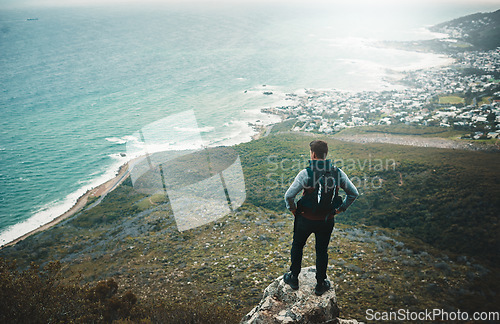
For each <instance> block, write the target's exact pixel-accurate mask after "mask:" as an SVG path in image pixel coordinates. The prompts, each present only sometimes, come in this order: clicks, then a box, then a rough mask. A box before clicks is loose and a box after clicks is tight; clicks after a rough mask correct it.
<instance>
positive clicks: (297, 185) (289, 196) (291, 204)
mask: <svg viewBox="0 0 500 324" xmlns="http://www.w3.org/2000/svg"><path fill="white" fill-rule="evenodd" d="M307 179H308V176H307V171H306V170H305V169H304V170H302V171H300V172H299V174H297V176H296V177H295V180H293V183H292V185H291V186H290V188H288V190H287V191H286V193H285V204H286V208H288V210H290V211H291V212H292V214H294V215H295V211H296V210H297V206H296V204H295V196H297V194H298V193H299V192H300V191H301V190H302V189H304V188H305V187H306V185H307Z"/></svg>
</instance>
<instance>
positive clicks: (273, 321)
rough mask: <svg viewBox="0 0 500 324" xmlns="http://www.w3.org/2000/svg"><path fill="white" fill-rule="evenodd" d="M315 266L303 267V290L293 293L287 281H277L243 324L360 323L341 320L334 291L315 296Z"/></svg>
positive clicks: (301, 288) (280, 278) (268, 288)
mask: <svg viewBox="0 0 500 324" xmlns="http://www.w3.org/2000/svg"><path fill="white" fill-rule="evenodd" d="M315 285H316V269H315V267H308V268H302V271H301V272H300V275H299V289H298V290H293V289H292V288H290V286H289V285H287V284H286V283H285V282H284V281H283V276H281V277H279V278H277V279H275V280H274V281H273V282H272V283H271V284H270V285H269V286H268V287H267V288H266V289H265V290H264V295H263V297H262V300H261V301H260V303H259V305H257V306H256V307H255V308H254V309H252V310H251V311H250V312H249V313H248V314H247V315H246V316H245V317H244V318H243V319H242V321H241V322H240V324H281V323H283V324H284V323H301V324H312V323H314V324H333V323H344V324H356V323H359V322H358V321H356V320H342V319H339V318H338V316H339V308H338V306H337V297H336V295H335V290H334V289H333V288H332V289H330V290H329V291H327V292H325V293H324V294H323V295H321V296H316V295H315V294H314V286H315Z"/></svg>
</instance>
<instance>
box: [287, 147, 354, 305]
mask: <svg viewBox="0 0 500 324" xmlns="http://www.w3.org/2000/svg"><path fill="white" fill-rule="evenodd" d="M309 146H310V149H311V160H310V161H309V167H307V168H306V169H304V170H302V171H300V172H299V174H298V175H297V176H296V177H295V180H294V181H293V183H292V185H291V186H290V188H288V190H287V191H286V193H285V202H286V207H287V208H288V209H289V210H290V211H291V212H292V214H293V215H294V217H295V221H294V226H293V242H292V250H291V265H290V272H287V273H285V275H284V276H283V279H284V281H285V282H286V283H287V284H289V285H290V287H292V289H294V290H296V289H299V273H300V269H301V267H302V251H303V249H304V245H305V244H306V241H307V239H308V237H309V236H310V235H311V234H312V233H314V235H315V237H316V281H317V284H316V287H315V289H314V292H315V294H316V295H318V296H320V295H322V294H323V293H324V292H326V291H327V290H328V289H330V287H331V284H330V282H329V281H328V280H327V279H326V278H327V276H326V270H327V267H328V244H329V243H330V236H331V234H332V231H333V227H334V225H335V215H336V214H339V213H341V212H343V211H345V210H346V209H347V208H348V207H349V206H350V205H351V204H352V203H353V201H354V200H355V199H356V198H357V197H358V195H359V194H358V190H357V189H356V187H355V186H354V185H353V184H352V182H351V180H349V178H348V177H347V175H346V174H345V173H344V171H342V170H341V169H339V168H337V167H335V166H333V165H332V162H331V160H327V159H326V155H327V154H328V144H327V143H326V142H324V141H321V140H315V141H312V142H311V143H310V144H309ZM339 187H340V188H342V189H343V190H344V191H345V192H346V194H347V197H346V198H345V199H344V200H342V198H340V197H339V196H338V190H339ZM300 191H303V195H302V197H301V199H300V200H299V201H298V202H297V205H296V204H295V196H296V195H297V194H298V193H299V192H300Z"/></svg>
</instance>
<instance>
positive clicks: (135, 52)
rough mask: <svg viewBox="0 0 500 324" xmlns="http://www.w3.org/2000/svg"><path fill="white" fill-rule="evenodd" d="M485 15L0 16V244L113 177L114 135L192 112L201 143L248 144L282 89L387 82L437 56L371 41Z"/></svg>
mask: <svg viewBox="0 0 500 324" xmlns="http://www.w3.org/2000/svg"><path fill="white" fill-rule="evenodd" d="M427 5H429V3H427ZM493 9H494V8H487V7H484V6H483V7H481V6H480V5H479V4H476V6H474V5H473V4H472V3H471V4H467V5H465V4H462V5H461V6H458V5H457V6H454V5H451V4H448V7H446V6H445V5H443V6H437V5H436V6H434V7H432V8H429V7H425V6H421V7H418V6H417V4H416V3H415V4H414V7H412V8H408V7H395V8H390V10H389V8H378V7H370V6H368V7H364V8H361V9H360V8H356V7H352V6H351V7H350V6H349V5H347V4H345V5H336V4H335V3H334V4H331V5H325V4H323V5H321V6H319V5H318V6H311V5H305V4H304V5H301V4H296V3H295V4H293V5H291V4H290V5H285V4H284V3H282V4H275V5H271V4H266V5H264V4H255V5H252V4H245V5H238V6H234V5H232V6H227V5H209V4H205V5H197V6H192V5H180V4H176V5H173V4H171V5H162V6H160V5H158V4H156V5H153V4H150V5H141V6H138V5H132V4H129V5H119V6H118V5H114V6H109V7H106V6H100V7H99V6H75V7H69V6H66V7H34V6H29V5H28V6H25V7H20V8H10V9H2V8H0V244H4V243H6V242H9V241H11V240H13V239H15V238H17V237H19V236H21V235H23V234H25V233H26V232H28V231H30V230H32V229H34V228H37V227H38V226H40V225H42V224H45V223H47V222H48V221H50V220H51V219H53V218H55V217H57V216H58V215H60V214H62V213H63V212H64V211H66V210H67V209H69V208H70V207H71V206H72V205H73V204H74V203H75V202H76V199H77V198H78V197H79V196H81V195H82V194H83V193H84V192H85V191H87V190H88V189H90V188H92V187H95V186H97V185H99V184H101V183H103V182H104V181H106V180H108V179H110V178H112V177H113V176H114V175H115V173H116V171H117V170H118V167H119V166H120V165H122V164H123V163H125V162H126V161H127V159H128V158H129V157H128V156H125V157H124V156H121V155H120V153H125V152H126V141H127V139H128V138H129V137H130V136H131V134H134V133H136V132H137V131H138V130H139V129H141V128H142V127H144V126H146V125H148V124H151V123H154V122H155V121H157V120H160V119H162V118H165V117H168V116H170V115H173V114H176V113H180V112H183V111H187V110H193V111H194V112H195V114H196V119H197V122H198V125H196V126H197V127H199V129H200V130H202V136H203V139H204V141H206V144H207V145H220V144H226V145H229V144H234V143H239V142H243V141H248V140H250V139H251V136H252V135H253V134H254V130H253V129H252V128H251V127H250V126H249V125H248V122H256V121H260V122H261V123H270V122H273V121H276V118H273V117H272V116H267V115H263V114H261V113H260V109H261V108H263V107H268V106H271V105H275V104H279V103H282V102H283V99H284V94H285V93H287V92H293V91H297V90H299V89H304V88H316V89H324V88H335V89H341V90H350V91H363V90H383V89H391V88H393V87H394V86H393V85H391V84H390V83H389V82H388V81H387V76H388V75H390V76H394V73H397V71H401V70H407V69H417V68H422V67H432V66H437V65H442V64H446V63H447V62H449V61H448V59H447V58H445V57H443V56H439V55H433V54H424V53H413V52H405V51H399V50H392V49H382V48H374V47H371V46H370V42H371V41H373V40H416V39H428V38H435V37H440V35H435V34H431V33H429V32H427V31H426V30H425V27H426V26H429V25H432V24H436V23H439V22H442V21H446V20H449V19H452V18H455V17H458V16H461V15H465V14H470V13H474V12H477V11H491V10H493ZM27 18H38V20H29V21H28V20H27ZM265 91H272V92H273V95H271V96H266V95H264V94H263V92H265ZM173 140H175V139H173Z"/></svg>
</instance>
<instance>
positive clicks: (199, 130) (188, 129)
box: [174, 126, 215, 133]
mask: <svg viewBox="0 0 500 324" xmlns="http://www.w3.org/2000/svg"><path fill="white" fill-rule="evenodd" d="M174 129H175V130H176V131H179V132H187V133H207V132H211V131H213V130H214V129H215V127H212V126H205V127H200V128H198V127H174Z"/></svg>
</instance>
